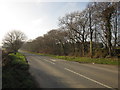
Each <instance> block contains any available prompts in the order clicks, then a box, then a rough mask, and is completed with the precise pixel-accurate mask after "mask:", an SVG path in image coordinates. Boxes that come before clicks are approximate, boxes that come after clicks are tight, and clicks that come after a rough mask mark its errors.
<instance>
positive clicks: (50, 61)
mask: <svg viewBox="0 0 120 90" xmlns="http://www.w3.org/2000/svg"><path fill="white" fill-rule="evenodd" d="M44 60H45V61H47V62H50V63H52V64H55V63H53V62H51V61H48V60H46V59H44Z"/></svg>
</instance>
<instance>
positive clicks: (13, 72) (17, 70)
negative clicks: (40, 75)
mask: <svg viewBox="0 0 120 90" xmlns="http://www.w3.org/2000/svg"><path fill="white" fill-rule="evenodd" d="M9 58H10V59H11V61H10V62H9V63H8V64H7V65H5V66H3V68H2V69H3V70H2V87H3V88H35V87H36V82H35V81H34V80H33V77H32V76H31V75H30V73H29V72H28V69H29V65H28V63H27V62H26V60H25V57H24V56H23V55H22V54H21V53H17V54H16V55H15V54H13V53H11V54H9Z"/></svg>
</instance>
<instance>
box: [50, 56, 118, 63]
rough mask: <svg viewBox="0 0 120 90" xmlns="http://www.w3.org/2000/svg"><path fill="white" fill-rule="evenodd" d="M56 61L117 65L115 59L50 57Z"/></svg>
mask: <svg viewBox="0 0 120 90" xmlns="http://www.w3.org/2000/svg"><path fill="white" fill-rule="evenodd" d="M52 57H54V58H58V59H64V60H68V61H76V62H80V63H97V64H112V65H117V64H118V60H117V59H116V58H89V57H72V56H52Z"/></svg>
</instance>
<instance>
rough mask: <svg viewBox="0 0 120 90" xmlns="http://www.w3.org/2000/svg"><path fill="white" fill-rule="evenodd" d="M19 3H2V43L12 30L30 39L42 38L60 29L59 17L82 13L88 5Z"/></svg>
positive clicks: (77, 3)
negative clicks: (52, 30)
mask: <svg viewBox="0 0 120 90" xmlns="http://www.w3.org/2000/svg"><path fill="white" fill-rule="evenodd" d="M17 1H19V2H15V1H14V2H13V1H11V2H10V1H9V2H7V0H5V1H4V2H0V43H1V42H2V39H3V38H4V35H5V34H6V33H7V32H9V31H11V30H20V31H22V32H24V33H25V34H26V35H27V37H28V39H34V38H36V37H38V36H42V35H43V34H45V33H47V32H48V31H49V30H51V29H56V28H58V18H59V17H62V16H64V15H65V14H66V13H69V12H73V11H78V10H79V11H81V10H83V9H84V8H85V7H86V5H87V3H88V2H72V3H71V2H34V1H36V0H34V1H32V0H30V1H31V2H28V1H21V0H17ZM37 1H38V0H37ZM86 1H87V0H86Z"/></svg>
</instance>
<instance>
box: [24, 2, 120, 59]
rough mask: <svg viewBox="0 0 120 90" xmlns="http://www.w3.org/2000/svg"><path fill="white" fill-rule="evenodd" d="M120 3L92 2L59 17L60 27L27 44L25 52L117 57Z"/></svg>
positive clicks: (119, 38)
mask: <svg viewBox="0 0 120 90" xmlns="http://www.w3.org/2000/svg"><path fill="white" fill-rule="evenodd" d="M119 5H120V2H94V3H89V4H88V5H87V7H86V9H85V10H83V11H82V12H80V11H76V12H72V13H69V14H66V15H65V16H64V17H61V18H59V28H58V29H53V30H50V31H49V32H48V33H47V34H45V35H44V36H40V37H37V38H36V39H34V40H32V41H29V42H26V43H25V44H24V46H23V47H22V49H24V50H27V51H32V52H38V53H47V54H55V55H75V56H76V55H77V56H90V57H93V56H94V57H106V56H116V55H117V54H119V51H117V49H119V47H120V32H119V30H120V27H119V26H120V22H118V21H120V11H119V10H120V6H119Z"/></svg>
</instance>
